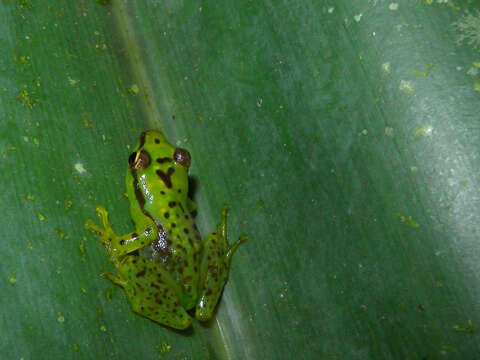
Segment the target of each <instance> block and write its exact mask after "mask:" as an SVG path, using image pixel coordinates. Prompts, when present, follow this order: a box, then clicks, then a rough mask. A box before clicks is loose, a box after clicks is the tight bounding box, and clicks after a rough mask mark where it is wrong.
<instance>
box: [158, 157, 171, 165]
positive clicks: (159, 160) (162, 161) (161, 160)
mask: <svg viewBox="0 0 480 360" xmlns="http://www.w3.org/2000/svg"><path fill="white" fill-rule="evenodd" d="M172 161H173V159H171V158H169V157H163V158H158V159H157V162H158V163H159V164H163V163H166V162H172Z"/></svg>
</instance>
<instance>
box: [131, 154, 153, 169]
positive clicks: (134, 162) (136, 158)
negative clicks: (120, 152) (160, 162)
mask: <svg viewBox="0 0 480 360" xmlns="http://www.w3.org/2000/svg"><path fill="white" fill-rule="evenodd" d="M150 163H151V158H150V154H149V153H148V152H146V151H145V150H140V152H139V151H136V152H133V153H131V154H130V156H129V158H128V166H129V167H130V168H131V169H135V170H139V169H146V168H148V167H149V166H150Z"/></svg>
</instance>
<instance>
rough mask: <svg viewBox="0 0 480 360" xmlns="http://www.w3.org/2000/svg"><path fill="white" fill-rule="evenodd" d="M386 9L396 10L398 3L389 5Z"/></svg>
mask: <svg viewBox="0 0 480 360" xmlns="http://www.w3.org/2000/svg"><path fill="white" fill-rule="evenodd" d="M388 8H389V9H390V10H392V11H395V10H398V3H391V4H390V5H388Z"/></svg>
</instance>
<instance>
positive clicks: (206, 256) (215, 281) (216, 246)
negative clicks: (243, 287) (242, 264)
mask: <svg viewBox="0 0 480 360" xmlns="http://www.w3.org/2000/svg"><path fill="white" fill-rule="evenodd" d="M227 211H228V208H227V206H226V205H223V207H222V222H221V223H220V224H219V225H218V226H217V231H216V232H214V233H211V234H209V235H208V236H207V237H206V238H205V240H203V259H202V263H201V269H200V299H199V301H198V304H197V307H196V310H195V317H196V318H197V319H198V320H200V321H207V320H208V319H210V318H211V317H212V315H213V312H214V311H215V307H216V305H217V302H218V299H219V298H220V295H221V293H222V290H223V287H224V285H225V283H226V282H227V279H228V272H229V270H230V262H231V260H232V255H233V253H234V252H235V250H236V249H237V248H238V247H239V246H240V245H241V244H242V243H244V242H245V240H246V239H247V238H246V237H245V235H241V236H240V237H239V239H238V240H237V241H236V242H235V243H234V244H233V245H232V246H230V245H229V244H228V240H227Z"/></svg>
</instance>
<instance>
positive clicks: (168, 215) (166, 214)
mask: <svg viewBox="0 0 480 360" xmlns="http://www.w3.org/2000/svg"><path fill="white" fill-rule="evenodd" d="M163 216H164V217H165V219H168V218H169V217H170V214H169V213H168V211H167V212H165V214H163Z"/></svg>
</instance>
